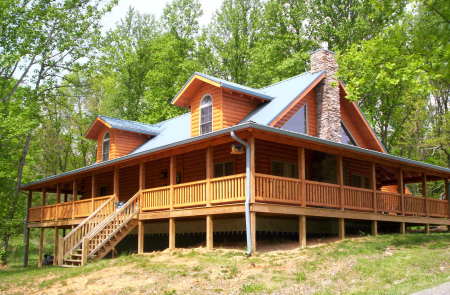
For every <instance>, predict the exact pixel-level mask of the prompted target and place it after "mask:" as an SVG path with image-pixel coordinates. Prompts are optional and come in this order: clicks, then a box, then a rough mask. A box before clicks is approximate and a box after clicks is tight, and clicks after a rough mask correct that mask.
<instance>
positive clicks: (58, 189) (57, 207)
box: [54, 183, 61, 220]
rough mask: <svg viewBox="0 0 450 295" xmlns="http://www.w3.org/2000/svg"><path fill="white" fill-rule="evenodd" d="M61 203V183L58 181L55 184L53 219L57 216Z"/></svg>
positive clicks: (56, 218)
mask: <svg viewBox="0 0 450 295" xmlns="http://www.w3.org/2000/svg"><path fill="white" fill-rule="evenodd" d="M60 203H61V185H60V184H59V183H57V184H56V205H55V218H54V219H55V220H58V218H59V206H60Z"/></svg>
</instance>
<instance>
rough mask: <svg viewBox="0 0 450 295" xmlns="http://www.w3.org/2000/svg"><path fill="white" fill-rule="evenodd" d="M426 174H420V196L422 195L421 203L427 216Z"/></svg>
mask: <svg viewBox="0 0 450 295" xmlns="http://www.w3.org/2000/svg"><path fill="white" fill-rule="evenodd" d="M427 195H428V191H427V175H426V174H425V173H423V174H422V197H423V204H424V207H423V208H424V211H425V212H424V213H425V216H428V204H427Z"/></svg>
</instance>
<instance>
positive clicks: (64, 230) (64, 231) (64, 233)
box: [62, 192, 67, 237]
mask: <svg viewBox="0 0 450 295" xmlns="http://www.w3.org/2000/svg"><path fill="white" fill-rule="evenodd" d="M66 202H67V192H64V203H66ZM62 236H63V237H65V236H66V228H65V227H63V229H62Z"/></svg>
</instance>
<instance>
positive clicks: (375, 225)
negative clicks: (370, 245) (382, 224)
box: [372, 220, 378, 236]
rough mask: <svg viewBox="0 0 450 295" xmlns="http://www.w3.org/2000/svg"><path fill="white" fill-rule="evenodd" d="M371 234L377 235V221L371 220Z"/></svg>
mask: <svg viewBox="0 0 450 295" xmlns="http://www.w3.org/2000/svg"><path fill="white" fill-rule="evenodd" d="M372 235H373V236H377V235H378V221H376V220H372Z"/></svg>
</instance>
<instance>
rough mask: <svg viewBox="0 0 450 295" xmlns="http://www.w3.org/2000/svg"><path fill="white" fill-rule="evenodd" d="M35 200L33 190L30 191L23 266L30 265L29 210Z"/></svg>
mask: <svg viewBox="0 0 450 295" xmlns="http://www.w3.org/2000/svg"><path fill="white" fill-rule="evenodd" d="M32 200H33V192H32V191H28V198H27V206H26V209H25V210H26V211H25V221H24V228H23V248H24V249H23V266H24V267H27V266H28V253H29V252H30V228H29V227H28V219H29V211H30V208H31V203H32Z"/></svg>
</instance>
